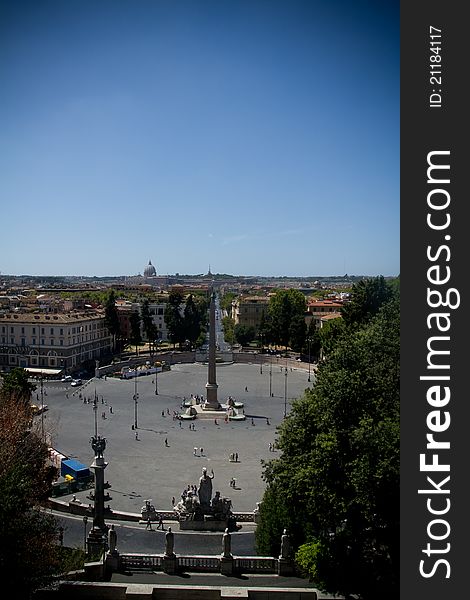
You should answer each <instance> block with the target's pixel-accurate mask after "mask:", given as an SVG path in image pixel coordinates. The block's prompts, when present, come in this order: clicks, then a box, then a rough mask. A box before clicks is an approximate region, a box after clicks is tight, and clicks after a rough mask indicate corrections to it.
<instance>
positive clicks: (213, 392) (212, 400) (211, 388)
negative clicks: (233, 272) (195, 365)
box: [204, 291, 220, 410]
mask: <svg viewBox="0 0 470 600" xmlns="http://www.w3.org/2000/svg"><path fill="white" fill-rule="evenodd" d="M215 343H216V342H215V293H214V292H213V291H212V292H211V302H210V305H209V367H208V374H207V383H206V402H205V404H204V410H220V404H219V401H218V400H217V388H218V385H217V381H216V378H215Z"/></svg>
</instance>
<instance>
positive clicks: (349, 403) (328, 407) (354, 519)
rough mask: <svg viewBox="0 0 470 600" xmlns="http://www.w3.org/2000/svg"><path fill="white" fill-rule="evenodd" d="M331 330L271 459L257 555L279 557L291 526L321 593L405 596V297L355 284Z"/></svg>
mask: <svg viewBox="0 0 470 600" xmlns="http://www.w3.org/2000/svg"><path fill="white" fill-rule="evenodd" d="M342 312H343V318H342V319H338V320H335V321H334V323H336V325H335V327H332V328H331V329H330V331H329V333H327V334H324V340H323V343H325V344H326V345H327V347H328V351H327V352H326V356H327V358H326V360H325V361H324V362H322V364H321V365H320V367H319V369H318V372H317V376H316V384H315V386H314V387H313V388H309V389H307V390H306V391H305V393H304V394H303V396H302V397H301V398H300V399H298V400H296V401H294V402H293V404H292V410H291V412H290V414H289V415H288V417H287V418H286V419H285V420H284V421H283V423H282V424H281V426H280V427H279V428H278V440H277V444H278V447H279V449H280V452H281V453H280V456H279V458H276V459H274V460H271V461H269V462H266V463H265V464H264V466H263V476H264V478H265V480H266V483H267V487H266V491H265V494H264V497H263V501H262V503H261V511H260V515H261V522H260V524H259V526H258V528H257V531H256V541H257V550H258V552H259V553H261V554H269V555H277V554H278V553H279V539H280V536H281V533H282V530H283V528H284V527H287V529H288V531H289V533H290V535H291V537H292V540H293V546H294V548H295V550H296V555H295V557H296V562H297V564H298V566H299V567H300V568H301V570H302V571H303V573H304V574H306V575H308V576H309V577H310V578H311V579H312V580H313V581H314V582H315V583H316V585H317V586H318V587H320V588H322V589H324V590H326V591H328V592H331V593H336V592H339V593H342V594H348V593H351V594H358V595H359V596H360V597H362V598H367V599H368V598H391V597H396V596H397V595H398V573H399V554H398V551H399V408H400V407H399V383H400V380H399V356H400V354H399V352H400V346H399V341H400V338H399V333H400V322H399V291H398V286H397V285H396V284H393V285H390V284H387V283H385V282H384V281H383V278H375V279H371V280H368V281H363V282H361V283H359V284H357V285H356V286H354V288H353V296H352V301H351V303H349V304H348V305H347V306H346V307H345V308H344V310H343V311H342Z"/></svg>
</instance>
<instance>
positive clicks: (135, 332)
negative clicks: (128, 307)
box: [129, 310, 142, 346]
mask: <svg viewBox="0 0 470 600" xmlns="http://www.w3.org/2000/svg"><path fill="white" fill-rule="evenodd" d="M129 323H130V326H131V340H130V341H131V343H132V344H134V346H138V345H139V344H141V343H142V333H141V331H140V325H141V318H140V315H139V312H138V311H137V310H134V311H132V313H131V316H130V317H129Z"/></svg>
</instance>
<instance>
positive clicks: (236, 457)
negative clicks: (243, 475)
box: [235, 452, 238, 462]
mask: <svg viewBox="0 0 470 600" xmlns="http://www.w3.org/2000/svg"><path fill="white" fill-rule="evenodd" d="M235 462H238V452H235Z"/></svg>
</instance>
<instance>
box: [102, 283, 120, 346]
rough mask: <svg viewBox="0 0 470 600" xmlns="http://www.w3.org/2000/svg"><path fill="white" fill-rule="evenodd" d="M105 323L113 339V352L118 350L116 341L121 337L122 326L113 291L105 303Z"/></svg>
mask: <svg viewBox="0 0 470 600" xmlns="http://www.w3.org/2000/svg"><path fill="white" fill-rule="evenodd" d="M104 309H105V316H104V323H105V325H106V327H107V328H108V331H109V333H110V335H111V336H112V338H113V351H114V350H115V349H116V341H117V340H119V339H120V337H121V326H120V323H119V317H118V311H117V308H116V294H115V292H114V290H111V291H110V292H109V294H108V297H107V299H106V303H105V307H104Z"/></svg>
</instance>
